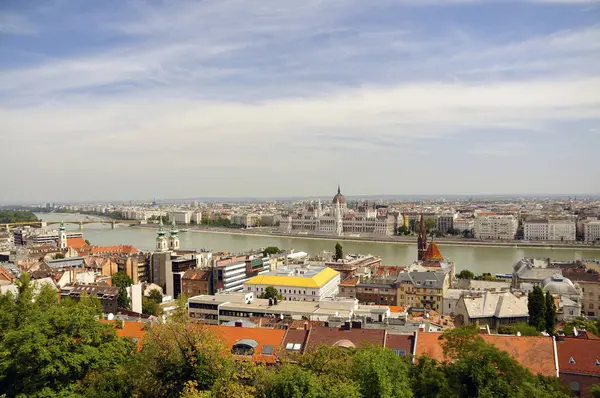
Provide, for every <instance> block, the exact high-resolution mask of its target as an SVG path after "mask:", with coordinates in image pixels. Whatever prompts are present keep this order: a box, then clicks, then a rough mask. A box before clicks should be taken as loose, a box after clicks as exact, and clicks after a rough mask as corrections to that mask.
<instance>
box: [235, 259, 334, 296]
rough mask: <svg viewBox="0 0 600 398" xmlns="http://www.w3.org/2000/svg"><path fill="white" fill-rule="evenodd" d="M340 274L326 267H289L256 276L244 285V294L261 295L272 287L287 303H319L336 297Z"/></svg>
mask: <svg viewBox="0 0 600 398" xmlns="http://www.w3.org/2000/svg"><path fill="white" fill-rule="evenodd" d="M339 284H340V273H339V272H338V271H335V270H333V269H331V268H328V267H310V266H306V265H301V266H295V267H294V266H289V267H283V268H279V269H277V270H275V271H272V272H268V273H265V274H263V275H259V276H256V277H254V278H252V279H250V280H249V281H247V282H246V283H244V292H247V293H250V292H252V293H254V294H256V295H257V296H258V295H260V294H262V293H263V292H264V291H265V289H266V288H267V287H269V286H273V287H274V288H275V289H277V291H278V292H279V293H281V294H282V295H283V298H284V300H289V301H320V300H323V299H325V298H326V297H334V296H337V295H338V289H339V288H338V286H339Z"/></svg>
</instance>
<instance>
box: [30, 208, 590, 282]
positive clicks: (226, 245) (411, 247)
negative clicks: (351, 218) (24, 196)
mask: <svg viewBox="0 0 600 398" xmlns="http://www.w3.org/2000/svg"><path fill="white" fill-rule="evenodd" d="M36 215H37V216H38V218H40V219H42V220H45V221H61V220H63V221H79V220H85V219H86V217H87V216H85V215H81V214H58V213H50V214H46V213H38V214H36ZM67 229H68V230H72V231H77V230H79V227H78V226H77V225H69V224H68V225H67ZM166 229H167V230H168V226H167V228H166ZM83 235H84V238H85V239H88V240H89V241H90V242H91V243H92V244H94V245H101V246H105V245H107V246H108V245H119V244H126V245H133V246H135V247H137V248H138V249H140V250H153V249H154V244H155V238H156V231H155V230H152V229H144V228H131V227H129V226H126V225H117V226H116V227H115V229H112V228H111V227H110V225H106V224H87V225H85V226H84V231H83ZM179 240H180V244H181V248H182V249H209V250H213V251H229V252H232V253H239V252H243V251H246V250H249V249H256V248H259V247H266V246H277V247H279V248H280V249H295V250H296V251H305V252H307V253H309V254H318V253H322V252H323V251H324V250H327V251H330V252H333V251H334V246H335V241H332V240H328V239H305V238H287V237H275V236H253V235H239V234H227V233H210V232H199V231H188V232H180V233H179ZM342 244H343V246H344V252H346V253H363V254H373V255H376V256H379V257H381V258H382V259H383V264H385V265H407V264H409V263H411V262H412V261H414V260H415V259H416V256H417V245H416V243H415V244H399V243H389V242H381V243H380V242H353V241H343V242H342ZM440 251H441V252H442V255H444V257H446V259H448V260H449V261H453V262H454V263H455V265H456V270H457V272H458V271H461V270H463V269H470V270H471V271H473V272H475V273H483V272H490V273H511V272H512V266H513V264H514V263H515V262H517V261H518V260H519V259H521V258H523V257H536V258H548V257H549V258H551V259H553V260H576V259H593V258H600V251H598V250H588V249H579V248H572V249H571V248H569V249H547V248H513V247H485V246H444V245H440Z"/></svg>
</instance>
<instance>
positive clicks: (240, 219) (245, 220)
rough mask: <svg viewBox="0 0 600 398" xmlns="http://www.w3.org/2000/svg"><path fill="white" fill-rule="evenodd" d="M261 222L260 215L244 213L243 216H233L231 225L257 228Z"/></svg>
mask: <svg viewBox="0 0 600 398" xmlns="http://www.w3.org/2000/svg"><path fill="white" fill-rule="evenodd" d="M259 220H260V215H259V214H254V213H242V214H232V215H231V223H232V224H235V225H242V226H244V227H256V225H257V224H258V221H259Z"/></svg>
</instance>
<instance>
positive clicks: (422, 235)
mask: <svg viewBox="0 0 600 398" xmlns="http://www.w3.org/2000/svg"><path fill="white" fill-rule="evenodd" d="M417 247H418V251H419V255H418V259H419V261H423V258H424V257H425V252H427V232H425V218H424V217H423V211H421V220H420V221H419V238H418V240H417Z"/></svg>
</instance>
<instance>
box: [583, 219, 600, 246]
mask: <svg viewBox="0 0 600 398" xmlns="http://www.w3.org/2000/svg"><path fill="white" fill-rule="evenodd" d="M583 240H585V242H586V243H597V242H600V220H597V221H587V222H585V223H583Z"/></svg>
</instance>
